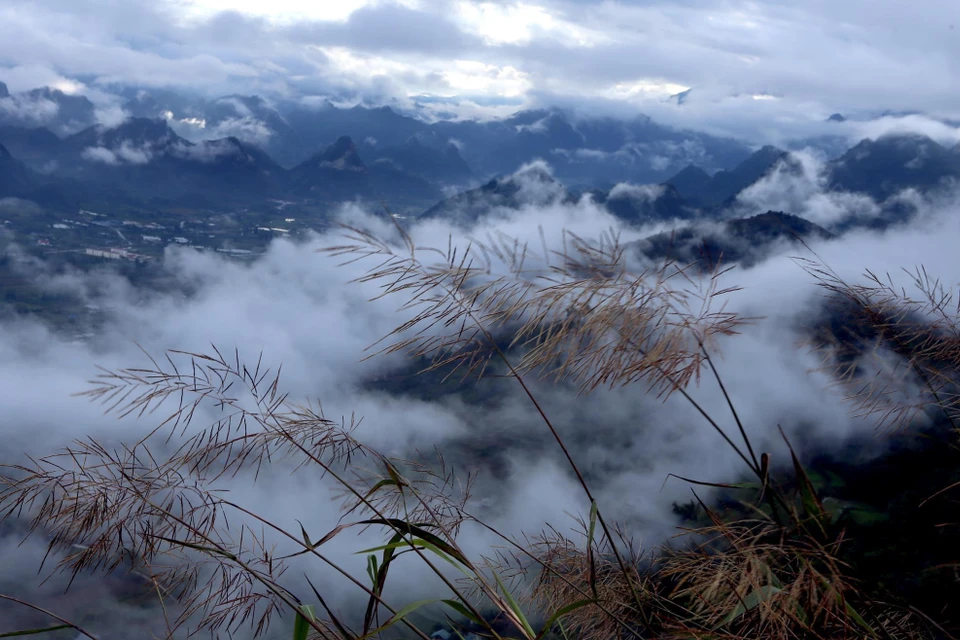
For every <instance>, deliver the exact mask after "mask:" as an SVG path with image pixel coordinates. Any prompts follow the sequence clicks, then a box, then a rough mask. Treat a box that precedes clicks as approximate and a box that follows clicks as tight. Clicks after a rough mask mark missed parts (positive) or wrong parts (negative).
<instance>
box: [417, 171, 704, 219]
mask: <svg viewBox="0 0 960 640" xmlns="http://www.w3.org/2000/svg"><path fill="white" fill-rule="evenodd" d="M583 196H589V197H590V198H592V199H593V201H594V202H595V203H596V204H598V205H600V206H603V207H605V208H606V209H607V210H608V211H609V212H610V213H612V214H613V215H615V216H617V217H618V218H620V219H621V220H623V221H624V222H626V223H627V224H631V225H638V224H644V223H648V222H654V221H663V220H674V219H689V218H692V217H695V216H696V215H697V213H698V211H697V210H696V209H695V208H693V207H691V206H689V205H688V204H687V203H686V202H685V201H684V199H683V198H682V197H681V196H680V193H679V192H678V191H677V190H676V189H675V188H674V187H673V186H671V185H639V186H638V185H630V184H620V185H617V186H615V187H614V188H613V189H611V190H608V191H605V190H600V189H594V190H590V191H587V192H584V193H582V194H581V193H578V192H575V191H570V190H568V189H567V188H566V187H564V186H563V184H561V183H560V182H559V181H558V180H557V179H556V178H555V177H554V176H553V175H552V174H551V173H550V172H549V171H548V170H547V169H546V167H545V166H544V165H543V164H537V163H534V164H531V165H528V166H526V167H524V168H522V169H521V170H520V171H518V172H516V173H514V174H511V175H509V176H505V177H500V178H495V179H493V180H490V181H489V182H487V183H486V184H484V185H483V186H481V187H478V188H476V189H470V190H468V191H464V192H462V193H459V194H457V195H455V196H453V197H451V198H447V199H446V200H443V201H441V202H439V203H437V204H436V205H434V206H433V207H431V208H430V209H428V210H427V211H425V212H424V213H423V215H421V216H420V219H421V220H430V219H442V220H446V221H451V222H454V223H455V224H459V225H470V224H473V223H474V222H476V221H477V220H478V219H480V218H481V217H483V216H486V215H489V214H491V213H495V212H496V211H497V210H504V209H506V210H519V209H521V208H522V207H523V206H524V205H536V206H544V205H548V204H550V203H564V204H572V203H575V202H578V201H579V200H580V198H581V197H583Z"/></svg>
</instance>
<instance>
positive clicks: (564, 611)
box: [537, 598, 597, 640]
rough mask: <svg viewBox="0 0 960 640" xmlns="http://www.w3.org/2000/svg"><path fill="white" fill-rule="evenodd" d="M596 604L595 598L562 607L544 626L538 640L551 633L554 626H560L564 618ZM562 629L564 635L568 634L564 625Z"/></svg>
mask: <svg viewBox="0 0 960 640" xmlns="http://www.w3.org/2000/svg"><path fill="white" fill-rule="evenodd" d="M596 602H597V601H596V600H594V599H593V598H590V599H589V600H577V601H576V602H572V603H570V604H568V605H566V606H564V607H560V608H559V609H557V610H556V611H555V612H554V614H553V615H552V616H550V619H549V620H547V623H546V624H545V625H543V629H542V630H541V631H540V633H539V634H538V635H537V640H541V639H542V638H543V636H545V635H547V634H548V633H550V629H552V628H553V625H555V624H559V623H560V619H561V618H562V617H564V616H566V615H569V614H571V613H573V612H574V611H576V610H577V609H582V608H583V607H586V606H588V605H591V604H596ZM560 629H561V632H562V633H566V632H565V631H563V627H562V625H561V627H560Z"/></svg>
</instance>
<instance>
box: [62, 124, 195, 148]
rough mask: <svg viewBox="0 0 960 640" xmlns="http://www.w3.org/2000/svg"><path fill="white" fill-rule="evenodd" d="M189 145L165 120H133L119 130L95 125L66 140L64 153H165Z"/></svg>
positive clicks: (119, 127) (118, 128) (120, 126)
mask: <svg viewBox="0 0 960 640" xmlns="http://www.w3.org/2000/svg"><path fill="white" fill-rule="evenodd" d="M175 144H187V141H186V140H184V139H183V138H181V137H180V136H178V135H177V134H176V133H174V131H173V129H171V128H170V125H169V124H168V123H167V122H166V120H162V119H159V118H130V119H129V120H126V121H125V122H123V123H122V124H120V125H119V126H116V127H105V126H103V125H95V126H92V127H88V128H86V129H84V130H83V131H80V132H78V133H76V134H74V135H72V136H69V137H67V138H65V139H64V140H63V145H62V147H61V151H62V152H63V153H72V154H82V153H83V152H85V151H86V150H88V149H96V148H102V149H112V150H116V149H119V148H121V147H123V146H126V147H127V148H129V149H139V150H156V151H162V150H164V149H167V148H168V147H170V146H172V145H175Z"/></svg>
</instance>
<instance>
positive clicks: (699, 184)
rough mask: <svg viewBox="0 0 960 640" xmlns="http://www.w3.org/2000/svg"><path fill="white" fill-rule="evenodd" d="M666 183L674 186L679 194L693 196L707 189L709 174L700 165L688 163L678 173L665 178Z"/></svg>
mask: <svg viewBox="0 0 960 640" xmlns="http://www.w3.org/2000/svg"><path fill="white" fill-rule="evenodd" d="M667 184H669V185H672V186H674V187H676V189H677V191H679V192H680V193H681V194H685V195H687V196H689V197H694V198H695V197H697V196H698V195H699V194H703V193H705V192H706V191H707V190H708V189H709V187H710V174H709V173H707V172H706V171H704V170H703V169H701V168H700V167H698V166H696V165H693V164H690V165H687V166H686V167H684V168H683V169H682V170H681V171H680V173H678V174H677V175H675V176H673V177H672V178H670V179H669V180H667Z"/></svg>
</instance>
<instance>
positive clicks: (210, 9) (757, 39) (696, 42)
mask: <svg viewBox="0 0 960 640" xmlns="http://www.w3.org/2000/svg"><path fill="white" fill-rule="evenodd" d="M958 27H960V5H957V4H956V3H954V2H948V1H947V0H930V1H928V2H923V3H918V4H915V5H907V4H904V3H902V2H898V1H895V0H879V1H869V0H848V1H844V2H828V1H826V0H812V1H810V2H804V3H793V2H785V1H782V0H769V1H766V2H754V1H747V0H680V1H677V0H670V1H669V2H667V1H662V0H644V1H634V0H620V1H616V2H615V1H611V0H530V1H529V2H507V1H503V0H490V1H485V2H480V1H477V0H341V1H337V2H326V1H322V2H321V1H318V2H312V1H305V0H273V1H270V2H260V1H258V0H6V1H5V2H4V3H3V4H2V6H0V78H2V79H3V80H5V81H7V82H8V84H10V85H11V89H24V88H30V87H32V86H36V85H37V84H45V83H52V84H60V85H61V86H65V87H70V86H72V87H73V88H74V89H77V87H78V85H76V81H77V80H78V79H79V81H80V82H81V83H82V87H83V88H82V89H80V90H83V91H89V92H92V93H95V92H96V91H98V90H109V89H110V88H111V87H114V86H116V85H117V84H118V83H122V84H128V85H136V86H144V87H166V88H189V89H193V90H197V91H202V92H205V93H212V94H221V95H222V94H226V93H230V92H240V93H254V92H256V93H261V94H265V95H271V94H272V95H278V96H279V95H287V96H302V95H315V94H326V93H332V92H337V91H340V92H352V93H353V94H355V95H357V96H361V97H365V98H369V99H372V100H383V101H385V100H389V99H401V100H402V99H406V98H408V97H410V96H417V95H422V94H428V95H432V96H448V97H449V96H459V97H461V98H462V99H473V100H476V101H478V102H485V103H489V102H494V103H496V102H501V103H503V102H505V103H508V104H510V105H518V104H519V105H531V104H545V103H564V104H576V105H580V106H583V107H585V108H592V109H595V110H607V111H611V110H613V111H616V110H620V111H621V112H622V111H628V112H629V111H633V112H636V111H637V110H642V111H644V112H648V113H651V114H652V115H655V116H661V117H662V118H664V119H667V120H670V119H673V120H676V121H678V122H684V123H688V124H689V123H692V122H696V121H701V122H704V121H707V120H709V119H711V118H712V119H714V120H721V121H722V120H724V119H726V120H731V121H734V120H737V119H749V120H750V121H752V122H753V123H754V126H755V127H756V128H758V129H763V128H777V127H780V128H784V127H790V126H798V124H802V123H804V122H807V121H812V120H815V121H822V119H823V118H825V117H826V116H828V115H830V114H831V113H833V112H844V113H848V114H849V113H855V112H858V111H863V110H872V111H875V112H876V111H883V110H894V111H898V110H919V111H923V112H927V113H931V114H938V115H951V114H953V113H954V112H955V111H956V106H955V105H956V104H958V103H960V100H958V98H960V82H958V80H960V63H958V62H957V61H958V60H960V42H958V39H957V38H958ZM65 79H69V80H71V81H73V84H71V83H70V82H67V81H65ZM690 88H692V89H693V92H692V93H691V94H690V97H689V100H688V101H687V103H686V104H685V105H684V107H683V108H677V107H676V105H675V104H670V103H666V104H665V103H664V101H665V100H666V99H667V98H669V96H670V95H673V94H676V93H678V92H680V91H683V90H686V89H690Z"/></svg>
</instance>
